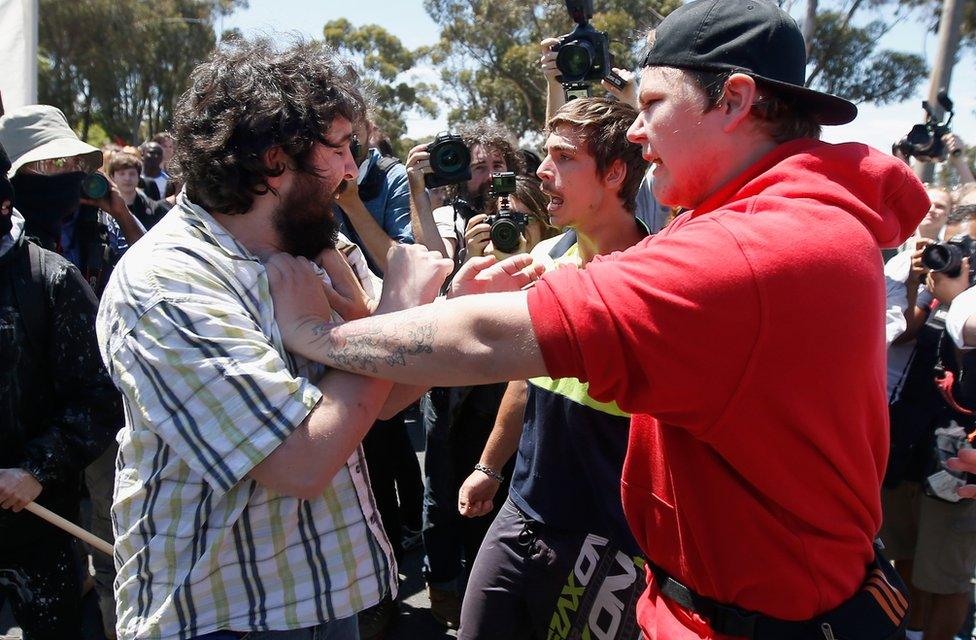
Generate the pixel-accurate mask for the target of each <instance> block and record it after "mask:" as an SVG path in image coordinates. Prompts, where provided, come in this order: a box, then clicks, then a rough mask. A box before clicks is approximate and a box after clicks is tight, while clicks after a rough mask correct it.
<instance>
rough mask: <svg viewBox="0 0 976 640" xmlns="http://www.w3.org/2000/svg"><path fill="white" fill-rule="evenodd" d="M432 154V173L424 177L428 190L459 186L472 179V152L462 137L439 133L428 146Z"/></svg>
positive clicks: (428, 151) (428, 150)
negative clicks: (452, 185) (445, 186)
mask: <svg viewBox="0 0 976 640" xmlns="http://www.w3.org/2000/svg"><path fill="white" fill-rule="evenodd" d="M427 153H429V154H430V168H431V173H428V174H427V175H425V176H424V184H425V185H427V188H428V189H434V188H436V187H443V186H444V185H448V184H458V183H461V182H467V181H468V180H470V179H471V151H469V150H468V146H467V145H466V144H464V139H463V138H461V136H459V135H456V134H452V133H439V134H437V137H436V138H434V141H433V142H431V143H430V144H429V145H427Z"/></svg>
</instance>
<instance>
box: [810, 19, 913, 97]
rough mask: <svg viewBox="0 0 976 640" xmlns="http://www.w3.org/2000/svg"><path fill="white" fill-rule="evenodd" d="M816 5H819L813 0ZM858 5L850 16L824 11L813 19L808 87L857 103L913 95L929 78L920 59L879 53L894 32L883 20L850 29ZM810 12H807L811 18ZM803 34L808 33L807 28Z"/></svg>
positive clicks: (884, 52) (886, 50)
mask: <svg viewBox="0 0 976 640" xmlns="http://www.w3.org/2000/svg"><path fill="white" fill-rule="evenodd" d="M810 2H811V4H815V0H810ZM858 6H859V3H858V2H857V1H855V2H854V4H853V5H852V6H851V7H850V8H849V9H848V11H847V12H846V13H841V12H838V11H822V12H819V13H816V14H815V24H814V28H813V41H812V42H808V43H807V47H808V50H809V55H808V67H809V70H808V73H807V86H810V87H814V88H816V89H820V90H822V91H827V92H829V93H834V94H837V95H840V96H843V97H844V98H847V99H848V100H851V101H853V102H870V103H873V104H889V103H892V102H901V101H903V100H907V99H908V98H910V97H912V96H913V95H914V94H915V91H916V89H917V88H918V86H919V83H921V82H922V81H923V80H924V79H925V77H926V74H927V73H928V69H927V67H926V65H925V60H924V59H922V57H921V56H918V55H915V54H912V53H904V52H899V51H891V50H888V49H885V50H881V51H878V50H877V43H878V40H880V38H881V36H883V35H884V34H885V33H887V31H888V30H889V29H890V26H889V25H888V24H886V23H885V22H882V21H881V20H873V21H872V22H870V23H869V24H867V25H866V26H863V27H856V26H853V25H852V24H851V19H852V18H853V15H854V12H855V11H856V10H857V8H858ZM810 15H811V12H810V11H808V12H807V16H808V18H807V19H809V16H810ZM804 27H805V29H804V30H805V32H806V33H810V28H809V25H808V24H805V25H804Z"/></svg>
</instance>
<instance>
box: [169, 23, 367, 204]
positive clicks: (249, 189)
mask: <svg viewBox="0 0 976 640" xmlns="http://www.w3.org/2000/svg"><path fill="white" fill-rule="evenodd" d="M190 81H191V84H190V88H189V89H187V91H186V93H184V94H183V95H182V96H181V97H180V101H179V104H178V105H177V108H176V113H175V116H174V134H175V136H174V137H175V139H176V152H175V155H174V161H175V167H176V172H177V174H178V175H180V176H181V177H182V178H183V180H184V182H185V184H186V189H187V193H188V195H189V196H190V198H191V199H192V200H193V201H194V202H195V203H197V204H199V205H201V206H203V207H204V208H206V209H209V210H212V211H217V212H220V213H226V214H241V213H245V212H246V211H248V210H249V209H250V208H251V206H252V205H253V202H254V197H255V196H258V195H264V194H266V193H268V192H269V191H273V190H272V189H271V187H270V185H269V184H268V178H269V177H274V176H279V175H281V174H282V173H283V172H284V171H285V167H284V166H280V165H278V166H268V165H267V164H266V163H265V160H264V155H265V152H266V151H267V150H268V149H270V148H272V147H274V146H280V147H281V149H282V150H283V151H284V153H285V154H286V155H287V156H289V157H290V158H291V159H292V161H294V163H295V166H296V167H297V170H298V171H301V172H304V173H309V174H315V173H316V171H315V170H314V168H313V167H312V166H311V164H310V160H311V153H312V151H313V149H314V145H315V143H316V142H322V141H323V140H324V136H325V134H326V132H327V131H328V130H329V127H330V126H331V125H332V121H333V119H335V118H336V117H337V116H341V117H343V118H345V119H346V120H349V121H350V122H352V123H354V124H355V123H357V122H358V121H359V120H360V119H361V118H362V117H363V115H364V113H365V110H366V109H365V107H366V105H365V103H364V100H363V96H362V93H361V92H360V88H359V86H358V85H359V76H358V74H357V73H356V72H355V70H354V69H353V67H352V66H351V65H350V64H348V63H347V62H345V61H344V60H342V59H340V58H339V57H337V55H336V54H335V53H334V52H333V51H332V50H331V49H329V48H328V47H326V46H325V45H322V44H319V43H309V42H306V41H304V40H299V41H297V42H295V43H294V44H292V45H291V46H290V47H288V48H287V49H280V48H279V47H278V46H277V45H276V44H275V43H274V42H273V41H272V40H271V39H269V38H258V39H254V40H245V39H243V38H240V39H233V40H230V41H227V42H225V43H224V44H222V45H221V46H220V47H219V48H218V49H217V50H216V51H215V52H214V54H213V56H212V57H211V58H210V60H208V61H207V62H204V63H203V64H201V65H200V66H198V67H197V68H196V69H195V70H194V71H193V73H192V74H191V76H190Z"/></svg>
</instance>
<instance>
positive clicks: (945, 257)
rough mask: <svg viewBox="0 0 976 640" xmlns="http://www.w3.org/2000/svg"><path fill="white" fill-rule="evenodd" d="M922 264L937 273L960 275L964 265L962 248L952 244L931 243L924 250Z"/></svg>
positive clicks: (950, 275)
mask: <svg viewBox="0 0 976 640" xmlns="http://www.w3.org/2000/svg"><path fill="white" fill-rule="evenodd" d="M922 264H923V265H924V266H925V268H926V269H931V270H932V271H935V272H936V273H944V274H946V275H947V276H949V277H955V276H958V275H959V269H960V268H961V267H962V249H960V248H959V247H957V246H955V245H952V244H933V245H929V246H928V247H925V250H924V251H922Z"/></svg>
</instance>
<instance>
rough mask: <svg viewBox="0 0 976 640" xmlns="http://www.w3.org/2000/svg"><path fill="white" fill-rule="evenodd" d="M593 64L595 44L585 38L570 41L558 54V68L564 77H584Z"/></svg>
mask: <svg viewBox="0 0 976 640" xmlns="http://www.w3.org/2000/svg"><path fill="white" fill-rule="evenodd" d="M592 66H593V46H592V45H591V44H590V43H589V42H586V41H585V40H577V41H576V42H569V43H567V44H564V45H563V46H561V47H560V48H559V53H558V54H556V68H557V69H559V71H560V73H562V74H563V76H564V78H568V79H576V78H582V77H584V76H585V75H586V73H587V72H588V71H589V70H590V67H592Z"/></svg>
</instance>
